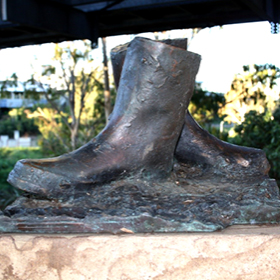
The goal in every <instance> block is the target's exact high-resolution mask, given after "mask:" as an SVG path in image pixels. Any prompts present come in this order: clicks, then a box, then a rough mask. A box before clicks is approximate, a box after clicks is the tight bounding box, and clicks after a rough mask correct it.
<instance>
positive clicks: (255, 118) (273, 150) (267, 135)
mask: <svg viewBox="0 0 280 280" xmlns="http://www.w3.org/2000/svg"><path fill="white" fill-rule="evenodd" d="M235 131H236V132H237V133H238V136H236V137H234V138H233V139H231V142H233V143H234V144H237V145H242V146H248V147H254V148H259V149H263V150H264V151H265V152H266V156H267V158H268V160H269V162H270V165H271V170H270V176H271V177H272V178H275V179H276V180H277V181H278V183H280V137H279V135H280V107H277V109H276V110H275V111H274V112H273V114H271V113H270V112H269V111H267V110H266V111H265V112H264V113H258V112H256V111H250V112H249V113H247V114H246V115H245V120H244V122H243V123H242V124H240V125H238V126H236V128H235Z"/></svg>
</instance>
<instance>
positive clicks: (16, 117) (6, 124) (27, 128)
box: [0, 108, 39, 138]
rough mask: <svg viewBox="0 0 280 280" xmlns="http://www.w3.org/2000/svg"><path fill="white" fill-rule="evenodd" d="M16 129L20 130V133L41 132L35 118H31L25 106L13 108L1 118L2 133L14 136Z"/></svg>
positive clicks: (0, 127)
mask: <svg viewBox="0 0 280 280" xmlns="http://www.w3.org/2000/svg"><path fill="white" fill-rule="evenodd" d="M14 130H18V131H19V132H20V135H24V134H28V135H37V134H38V133H39V130H38V127H37V126H36V124H35V122H34V120H33V119H29V118H28V117H27V114H26V112H25V109H24V108H19V109H13V110H11V111H10V112H9V114H7V115H5V116H3V117H2V118H1V120H0V135H9V137H10V138H13V136H14Z"/></svg>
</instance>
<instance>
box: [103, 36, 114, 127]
mask: <svg viewBox="0 0 280 280" xmlns="http://www.w3.org/2000/svg"><path fill="white" fill-rule="evenodd" d="M102 46H103V67H104V68H103V69H104V103H105V104H104V105H105V106H104V107H105V117H106V123H108V119H109V116H110V114H111V110H112V108H111V93H110V86H109V73H108V59H107V46H106V37H103V38H102Z"/></svg>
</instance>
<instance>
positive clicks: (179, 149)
mask: <svg viewBox="0 0 280 280" xmlns="http://www.w3.org/2000/svg"><path fill="white" fill-rule="evenodd" d="M162 42H164V43H166V44H170V45H174V46H177V47H179V48H182V49H186V46H187V40H186V39H174V40H164V41H162ZM126 49H127V45H122V46H118V47H116V48H114V49H112V51H111V58H112V65H113V71H114V79H115V85H116V87H118V84H119V80H120V76H121V72H122V66H123V62H124V59H125V56H126ZM174 155H175V158H176V160H177V161H178V164H175V166H174V170H175V172H176V173H177V174H178V175H179V176H180V177H182V176H183V178H192V177H194V178H195V177H202V176H206V177H211V176H213V175H214V176H222V177H223V178H228V179H234V180H244V179H252V178H256V177H262V176H266V175H267V174H268V171H269V168H270V166H269V163H268V160H267V158H266V155H265V153H264V152H263V151H262V150H259V149H255V148H249V147H242V146H237V145H233V144H230V143H227V142H224V141H222V140H220V139H218V138H216V137H214V136H213V135H211V134H210V133H209V132H208V131H206V130H204V129H203V128H201V127H200V126H199V125H198V123H197V122H196V121H195V120H194V119H193V117H192V115H191V114H190V112H189V111H188V110H187V113H186V116H185V123H184V126H183V130H182V133H181V135H180V137H179V141H178V144H177V146H176V150H175V154H174Z"/></svg>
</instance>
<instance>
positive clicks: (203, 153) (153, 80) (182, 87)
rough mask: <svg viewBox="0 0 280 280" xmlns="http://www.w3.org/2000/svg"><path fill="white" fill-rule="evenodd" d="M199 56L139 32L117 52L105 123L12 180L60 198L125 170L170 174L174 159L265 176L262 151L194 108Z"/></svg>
mask: <svg viewBox="0 0 280 280" xmlns="http://www.w3.org/2000/svg"><path fill="white" fill-rule="evenodd" d="M200 59H201V58H200V56H199V55H197V54H195V53H191V52H188V51H186V46H184V43H183V41H181V40H174V41H166V42H156V41H152V40H149V39H144V38H135V39H134V40H133V41H132V42H131V43H130V44H129V45H127V46H122V47H119V48H115V49H114V50H113V51H112V62H113V68H114V70H115V71H114V72H115V73H114V75H115V80H116V84H117V86H118V95H117V99H116V104H115V107H114V110H113V112H112V115H111V117H110V121H109V123H108V125H107V126H106V127H105V128H104V130H103V131H102V132H101V133H100V134H99V135H98V136H97V137H96V138H94V139H93V140H91V141H90V142H89V143H87V144H85V145H84V146H82V147H81V148H79V149H78V150H76V151H73V152H71V153H69V154H65V155H62V156H59V157H56V158H50V159H41V160H20V161H18V162H17V164H16V166H15V167H14V169H13V171H12V172H11V173H10V175H9V178H8V182H9V183H11V184H12V185H13V186H15V187H17V188H19V189H21V190H24V191H27V192H29V193H35V194H38V195H40V196H43V197H48V198H58V197H61V196H64V194H65V192H67V191H68V190H72V189H74V188H76V189H77V188H83V186H85V185H86V186H94V185H96V184H102V183H107V182H110V181H113V180H116V179H120V178H126V177H129V176H131V177H136V178H146V179H147V178H149V179H152V180H157V179H163V178H167V177H168V176H170V174H171V172H172V170H173V166H174V163H176V164H177V165H180V166H184V165H196V166H201V168H202V170H203V172H204V173H207V172H209V171H211V172H212V173H213V174H216V175H217V176H219V175H222V176H225V177H236V178H237V177H239V178H242V177H244V176H252V177H254V176H263V175H266V174H267V173H268V170H269V164H268V162H267V159H266V157H265V154H264V153H263V152H262V151H261V150H257V149H253V148H244V147H238V146H234V145H230V144H228V143H225V142H222V141H220V140H218V139H217V138H215V137H214V136H212V135H210V134H209V133H208V132H206V131H205V130H203V129H202V128H201V127H200V126H199V125H198V124H197V123H196V122H195V121H194V120H193V118H192V116H191V115H190V114H189V112H188V111H187V107H188V105H189V102H190V99H191V96H192V93H193V89H194V84H195V76H196V74H197V72H198V68H199V64H200Z"/></svg>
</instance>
